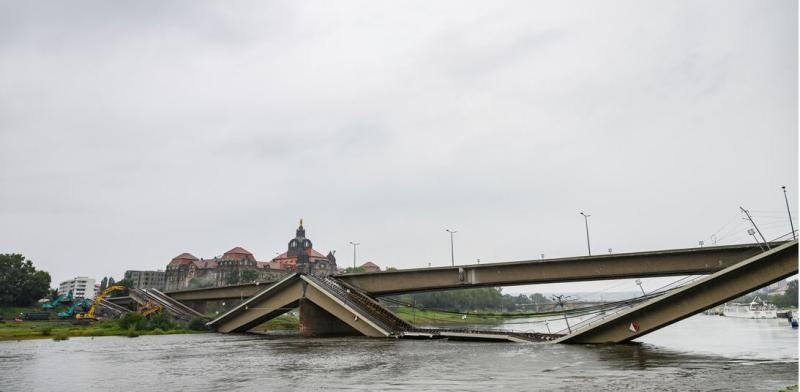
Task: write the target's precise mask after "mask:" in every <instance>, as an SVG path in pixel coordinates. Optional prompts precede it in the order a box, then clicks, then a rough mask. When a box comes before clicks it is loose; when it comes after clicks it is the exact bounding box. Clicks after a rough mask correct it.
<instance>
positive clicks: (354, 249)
mask: <svg viewBox="0 0 800 392" xmlns="http://www.w3.org/2000/svg"><path fill="white" fill-rule="evenodd" d="M350 245H353V272H356V246H359V245H361V243H360V242H353V241H350Z"/></svg>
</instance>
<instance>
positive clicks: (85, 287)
mask: <svg viewBox="0 0 800 392" xmlns="http://www.w3.org/2000/svg"><path fill="white" fill-rule="evenodd" d="M94 287H95V285H94V279H91V278H87V277H85V276H76V277H75V278H72V279H70V280H65V281H63V282H61V284H60V285H58V293H59V294H64V295H66V294H67V293H69V292H70V291H72V297H73V298H86V299H91V298H94V297H95V289H94Z"/></svg>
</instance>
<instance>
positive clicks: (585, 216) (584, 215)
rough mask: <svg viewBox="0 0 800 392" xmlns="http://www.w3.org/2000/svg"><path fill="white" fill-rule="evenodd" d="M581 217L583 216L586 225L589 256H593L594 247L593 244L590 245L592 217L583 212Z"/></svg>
mask: <svg viewBox="0 0 800 392" xmlns="http://www.w3.org/2000/svg"><path fill="white" fill-rule="evenodd" d="M581 215H583V223H585V224H586V247H587V248H588V249H589V256H591V255H592V245H591V243H589V217H590V216H591V215H586V214H584V213H583V212H581Z"/></svg>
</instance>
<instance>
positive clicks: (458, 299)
mask: <svg viewBox="0 0 800 392" xmlns="http://www.w3.org/2000/svg"><path fill="white" fill-rule="evenodd" d="M389 298H390V299H392V300H395V301H399V302H404V303H408V304H416V305H417V307H422V308H429V309H440V310H452V311H457V312H475V311H487V310H488V311H506V312H513V311H517V310H522V309H529V308H530V306H531V305H546V304H551V303H552V301H551V300H549V299H547V298H546V297H545V296H544V295H542V294H540V293H535V294H531V295H525V294H519V295H511V294H503V289H502V288H500V287H481V288H470V289H458V290H445V291H433V292H427V293H416V294H403V295H397V296H393V297H389Z"/></svg>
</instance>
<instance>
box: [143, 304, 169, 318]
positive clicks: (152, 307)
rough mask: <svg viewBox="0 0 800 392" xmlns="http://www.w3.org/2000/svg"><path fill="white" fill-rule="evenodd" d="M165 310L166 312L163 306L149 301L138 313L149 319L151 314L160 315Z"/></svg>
mask: <svg viewBox="0 0 800 392" xmlns="http://www.w3.org/2000/svg"><path fill="white" fill-rule="evenodd" d="M163 310H164V307H163V306H161V305H159V304H157V303H155V302H153V301H147V303H146V304H144V305H142V306H141V307H139V310H138V312H139V314H141V315H142V316H145V317H147V316H149V315H151V314H154V313H159V312H161V311H163Z"/></svg>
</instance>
